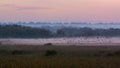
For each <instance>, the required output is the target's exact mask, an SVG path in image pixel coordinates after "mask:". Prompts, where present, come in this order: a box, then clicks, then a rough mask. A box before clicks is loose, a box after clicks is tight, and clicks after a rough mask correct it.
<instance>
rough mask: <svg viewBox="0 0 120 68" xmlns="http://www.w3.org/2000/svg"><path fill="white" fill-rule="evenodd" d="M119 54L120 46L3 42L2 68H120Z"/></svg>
mask: <svg viewBox="0 0 120 68" xmlns="http://www.w3.org/2000/svg"><path fill="white" fill-rule="evenodd" d="M48 51H51V52H52V53H51V52H48ZM46 53H48V55H46ZM119 57H120V46H109V45H107V46H84V45H83V46H74V45H72V46H63V45H61V46H55V45H44V46H37V45H36V46H33V45H29V46H28V45H19V46H18V45H0V68H120V65H119V64H120V62H119V61H120V58H119Z"/></svg>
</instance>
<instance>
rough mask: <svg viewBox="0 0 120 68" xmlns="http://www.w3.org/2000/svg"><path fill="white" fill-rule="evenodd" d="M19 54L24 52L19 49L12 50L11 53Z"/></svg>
mask: <svg viewBox="0 0 120 68" xmlns="http://www.w3.org/2000/svg"><path fill="white" fill-rule="evenodd" d="M20 54H24V52H23V51H20V50H14V51H12V55H20Z"/></svg>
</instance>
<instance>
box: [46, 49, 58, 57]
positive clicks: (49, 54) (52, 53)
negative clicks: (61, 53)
mask: <svg viewBox="0 0 120 68" xmlns="http://www.w3.org/2000/svg"><path fill="white" fill-rule="evenodd" d="M55 55H57V51H55V50H47V51H46V52H45V56H55Z"/></svg>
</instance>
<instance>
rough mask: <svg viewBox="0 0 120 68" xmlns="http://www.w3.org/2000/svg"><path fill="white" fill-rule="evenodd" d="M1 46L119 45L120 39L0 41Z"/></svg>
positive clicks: (86, 38) (79, 38) (85, 38)
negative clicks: (47, 44) (50, 44)
mask: <svg viewBox="0 0 120 68" xmlns="http://www.w3.org/2000/svg"><path fill="white" fill-rule="evenodd" d="M0 42H1V44H9V45H10V44H11V45H13V44H14V45H18V44H19V45H21V44H23V45H44V44H46V43H52V44H53V45H119V44H120V37H78V38H42V39H40V38H37V39H20V38H19V39H18V38H17V39H15V38H9V39H0Z"/></svg>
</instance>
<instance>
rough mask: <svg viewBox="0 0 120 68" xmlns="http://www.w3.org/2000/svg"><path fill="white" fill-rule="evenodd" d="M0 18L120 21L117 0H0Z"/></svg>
mask: <svg viewBox="0 0 120 68" xmlns="http://www.w3.org/2000/svg"><path fill="white" fill-rule="evenodd" d="M0 21H1V22H18V21H35V22H36V21H42V22H49V21H50V22H120V0H0Z"/></svg>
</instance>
